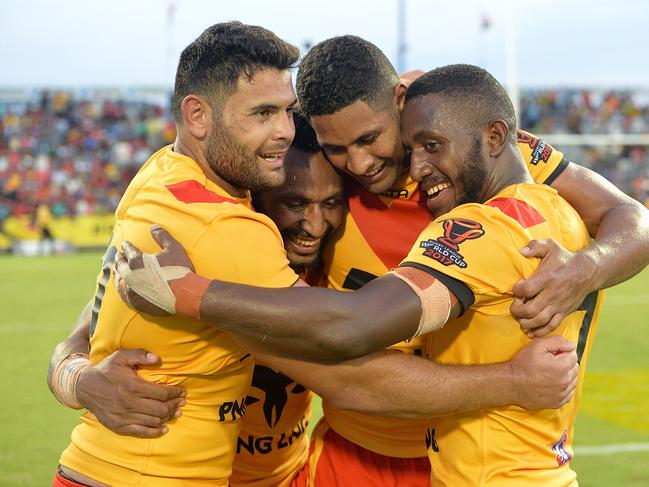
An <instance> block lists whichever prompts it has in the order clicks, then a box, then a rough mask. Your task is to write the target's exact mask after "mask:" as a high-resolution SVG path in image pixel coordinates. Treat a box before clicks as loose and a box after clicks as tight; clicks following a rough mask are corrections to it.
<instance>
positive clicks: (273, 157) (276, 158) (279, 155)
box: [257, 150, 288, 169]
mask: <svg viewBox="0 0 649 487" xmlns="http://www.w3.org/2000/svg"><path fill="white" fill-rule="evenodd" d="M287 152H288V150H285V151H282V152H259V153H257V156H258V157H260V158H262V159H263V160H264V161H266V163H267V164H268V165H269V166H270V168H271V169H280V168H281V167H283V166H284V156H285V155H286V153H287Z"/></svg>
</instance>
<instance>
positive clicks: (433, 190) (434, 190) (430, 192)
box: [426, 182, 451, 196]
mask: <svg viewBox="0 0 649 487" xmlns="http://www.w3.org/2000/svg"><path fill="white" fill-rule="evenodd" d="M450 187H451V183H448V182H444V183H439V184H436V185H435V186H433V187H432V188H429V189H428V190H427V191H426V193H427V194H428V196H434V195H436V194H437V193H439V192H440V191H441V190H443V189H446V188H450Z"/></svg>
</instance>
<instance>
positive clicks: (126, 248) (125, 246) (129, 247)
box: [122, 240, 143, 269]
mask: <svg viewBox="0 0 649 487" xmlns="http://www.w3.org/2000/svg"><path fill="white" fill-rule="evenodd" d="M122 253H123V254H124V255H125V256H126V258H127V259H128V262H129V264H131V263H132V262H131V261H133V260H136V259H138V258H139V260H142V251H141V250H140V249H138V248H137V247H136V246H135V245H133V244H132V243H131V242H129V241H128V240H124V241H123V242H122ZM139 267H143V266H139ZM135 268H136V269H137V268H138V267H135Z"/></svg>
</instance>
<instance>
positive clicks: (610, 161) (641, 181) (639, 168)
mask: <svg viewBox="0 0 649 487" xmlns="http://www.w3.org/2000/svg"><path fill="white" fill-rule="evenodd" d="M519 118H520V125H521V127H522V128H524V129H525V130H528V131H530V132H532V133H535V134H543V135H544V136H545V138H546V139H547V140H548V142H550V143H552V144H553V145H556V146H557V147H558V148H559V149H560V150H561V151H562V152H564V154H565V155H566V157H567V158H568V159H569V160H572V161H575V162H579V163H580V164H583V165H585V166H587V167H589V168H591V169H593V170H594V171H596V172H598V173H600V174H601V175H602V176H604V177H605V178H606V179H608V180H609V181H611V182H612V183H613V184H615V185H616V186H617V187H618V188H620V189H621V190H622V191H624V192H625V193H627V194H629V195H630V196H632V197H634V198H636V199H637V200H639V201H641V202H643V203H649V145H642V144H639V145H629V144H616V143H613V142H611V143H606V144H604V145H572V144H571V145H561V144H559V143H555V142H553V140H552V134H574V135H587V134H607V135H644V136H646V138H647V139H649V91H647V90H644V91H640V90H578V89H561V90H527V91H524V92H523V93H522V96H521V105H520V112H519Z"/></svg>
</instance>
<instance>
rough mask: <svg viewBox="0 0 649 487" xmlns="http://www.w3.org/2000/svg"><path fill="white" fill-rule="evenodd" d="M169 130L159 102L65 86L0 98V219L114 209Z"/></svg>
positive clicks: (169, 121) (170, 139)
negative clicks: (106, 96) (26, 95)
mask: <svg viewBox="0 0 649 487" xmlns="http://www.w3.org/2000/svg"><path fill="white" fill-rule="evenodd" d="M111 98H114V97H111ZM174 138H175V128H174V124H173V120H172V118H171V116H170V115H169V111H168V110H167V109H166V107H163V106H161V105H159V104H153V103H149V102H143V101H131V100H129V101H125V100H119V99H118V100H114V99H101V98H95V97H94V96H93V95H92V94H90V95H81V96H77V95H74V94H73V93H72V92H66V91H57V92H49V91H42V92H38V93H36V94H34V95H33V96H30V97H29V99H27V100H10V101H7V100H2V99H1V98H0V188H1V189H2V195H1V197H0V222H2V220H3V219H5V218H6V217H8V216H9V215H12V216H18V217H20V216H24V215H30V216H32V217H33V219H34V220H35V223H36V220H41V221H42V220H43V219H47V218H49V217H50V215H51V216H52V217H60V216H79V215H88V214H101V213H107V212H113V211H114V210H115V208H116V206H117V203H118V202H119V199H120V197H121V195H122V193H123V192H124V190H125V189H126V186H127V185H128V183H129V181H130V180H131V178H132V177H133V176H134V174H135V173H136V172H137V169H138V167H139V166H140V165H142V163H143V162H144V161H146V159H147V158H148V157H149V155H151V153H152V152H153V151H154V150H157V149H158V148H160V147H161V146H163V145H165V144H168V143H171V142H173V139H174Z"/></svg>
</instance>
